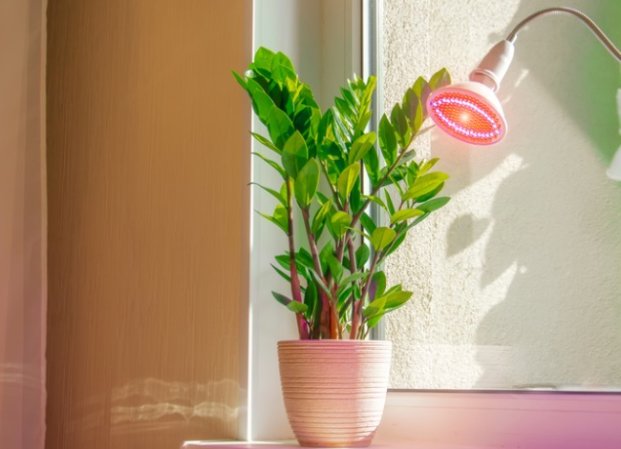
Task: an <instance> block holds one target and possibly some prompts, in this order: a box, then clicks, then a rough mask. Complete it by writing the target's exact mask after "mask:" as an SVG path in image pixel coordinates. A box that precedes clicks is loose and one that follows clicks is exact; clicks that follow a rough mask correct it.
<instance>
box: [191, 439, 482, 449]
mask: <svg viewBox="0 0 621 449" xmlns="http://www.w3.org/2000/svg"><path fill="white" fill-rule="evenodd" d="M205 448H209V449H272V448H273V449H300V446H299V445H297V444H295V443H293V442H282V443H279V442H273V443H259V442H257V443H243V442H213V441H188V442H186V443H185V444H184V445H183V446H182V449H205ZM370 448H371V449H406V448H407V449H485V448H482V447H481V446H477V447H476V448H475V447H473V446H461V445H459V446H458V445H452V446H446V445H442V446H439V445H436V444H430V443H426V444H423V443H421V444H412V443H402V444H399V443H382V442H380V441H378V442H376V441H373V443H372V444H371V446H370Z"/></svg>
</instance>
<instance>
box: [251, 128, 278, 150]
mask: <svg viewBox="0 0 621 449" xmlns="http://www.w3.org/2000/svg"><path fill="white" fill-rule="evenodd" d="M250 134H252V137H254V138H255V140H256V141H257V142H259V143H260V144H261V145H263V146H265V147H267V148H269V149H270V150H272V151H275V152H276V153H278V154H280V153H281V151H280V150H279V149H278V148H277V147H276V145H274V144H273V143H272V142H271V141H270V140H269V139H268V138H267V137H263V136H262V135H261V134H257V133H250Z"/></svg>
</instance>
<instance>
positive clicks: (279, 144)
mask: <svg viewBox="0 0 621 449" xmlns="http://www.w3.org/2000/svg"><path fill="white" fill-rule="evenodd" d="M234 76H235V78H236V79H237V81H238V82H239V84H240V85H241V86H242V87H243V88H244V89H245V90H246V92H247V93H248V95H249V96H250V99H251V101H252V106H253V109H254V112H255V114H256V115H257V116H258V117H259V119H260V120H261V122H262V123H263V124H264V125H265V126H266V128H267V132H268V136H263V135H260V134H256V133H253V137H254V138H255V139H256V140H257V141H258V142H259V143H261V144H262V145H263V146H264V147H265V148H267V149H268V150H270V151H271V153H268V152H266V154H264V153H253V154H254V155H255V156H257V157H259V158H260V159H262V160H263V161H264V162H265V163H267V164H268V165H269V166H270V167H272V168H273V169H274V171H275V173H276V174H277V175H278V177H279V178H280V179H281V182H282V185H281V187H280V189H278V190H276V189H272V188H270V187H267V186H262V185H258V184H257V186H258V187H260V188H261V189H263V190H264V191H266V192H267V193H268V194H270V195H272V196H273V197H274V198H275V199H276V201H277V205H276V208H275V209H274V212H273V213H272V214H263V213H261V215H262V216H263V217H265V218H266V219H267V220H269V221H271V222H272V223H274V224H275V225H276V226H278V227H279V228H280V229H281V230H282V231H283V232H284V233H285V234H286V236H287V240H288V251H286V252H285V253H284V254H281V255H279V256H277V257H276V264H274V265H272V266H273V268H274V270H276V272H277V273H278V274H279V275H280V276H282V277H283V278H284V279H285V280H286V281H287V282H288V283H289V285H290V287H291V289H290V294H281V293H276V292H273V295H274V297H275V298H276V300H277V301H278V302H280V303H282V304H283V305H285V306H286V307H287V308H288V309H289V310H291V311H292V312H293V313H294V314H295V317H296V320H297V327H298V332H299V336H300V338H301V339H326V338H329V339H344V338H350V339H362V338H365V337H366V336H367V334H368V332H369V330H370V329H371V328H373V327H374V326H376V325H377V324H378V322H379V320H380V319H381V318H382V317H383V316H384V314H386V313H387V312H390V311H393V310H395V309H397V308H399V307H401V306H402V305H403V304H405V303H406V302H407V301H408V300H409V299H410V297H411V296H412V292H409V291H405V290H403V288H402V287H401V285H394V286H390V287H389V286H387V285H386V276H385V274H384V272H383V271H382V270H381V267H382V262H383V261H384V259H385V258H386V257H387V256H389V255H390V254H392V253H393V252H394V251H395V250H396V249H397V248H398V247H399V245H401V244H402V243H403V241H404V239H405V237H406V235H407V233H408V232H409V231H410V230H411V229H412V228H413V227H414V226H416V225H417V224H419V223H420V222H422V221H423V220H424V219H426V218H427V217H428V216H429V215H430V214H431V213H432V212H434V211H435V210H437V209H439V208H441V207H442V206H444V205H445V204H446V203H447V202H448V201H449V198H447V197H438V196H437V195H438V193H439V192H440V191H441V190H442V187H443V186H444V181H445V180H446V179H447V177H448V176H447V175H446V174H445V173H442V172H438V171H431V169H432V167H433V166H434V164H435V163H436V162H437V159H431V160H427V161H420V162H417V161H415V160H414V159H413V158H414V156H415V152H414V150H412V149H410V146H411V144H412V142H413V140H414V138H415V137H416V136H417V134H418V133H419V132H420V130H421V126H422V124H423V122H424V121H425V119H426V117H427V112H426V110H425V102H426V99H427V97H428V95H429V94H430V93H431V91H432V90H434V89H436V88H439V87H442V86H444V85H446V84H449V83H450V77H449V75H448V73H447V71H446V70H445V69H442V70H440V71H439V72H437V73H436V74H434V75H433V76H432V77H431V79H430V80H429V81H426V80H425V79H424V78H422V77H420V78H418V79H417V80H416V82H415V83H414V84H413V86H412V87H410V88H409V89H407V91H406V92H405V95H404V97H403V101H402V102H401V103H398V104H396V105H395V106H394V107H393V108H392V111H391V112H390V115H389V116H388V115H386V114H384V115H383V116H382V118H381V121H380V123H379V129H378V133H377V135H376V133H375V132H373V131H367V125H368V123H369V120H370V118H371V98H372V94H373V92H374V90H375V84H376V80H375V78H374V77H370V78H369V79H368V80H367V81H366V82H365V81H363V80H362V79H360V78H357V77H354V79H353V80H351V81H348V83H347V86H346V87H344V88H342V89H341V90H340V94H341V95H340V97H337V98H335V100H334V102H335V105H334V106H333V107H331V108H330V109H328V110H327V111H325V112H322V111H321V109H320V108H319V106H318V104H317V102H316V101H315V99H314V97H313V93H312V91H311V89H310V88H309V86H308V85H306V84H305V83H303V82H302V81H301V80H300V79H299V77H298V75H297V73H296V71H295V69H294V67H293V65H292V63H291V61H290V60H289V58H287V56H285V55H284V54H283V53H280V52H279V53H275V52H272V51H270V50H268V49H266V48H260V49H259V50H258V51H257V52H256V54H255V57H254V61H253V62H252V63H251V64H250V66H249V68H248V71H247V72H246V73H245V74H244V76H240V75H239V74H237V73H234ZM371 203H374V204H376V205H377V206H378V207H379V208H381V210H382V211H383V213H384V215H386V216H387V217H390V218H389V220H386V221H387V223H385V224H382V223H381V220H379V219H374V218H373V217H372V216H371V215H370V214H369V206H370V205H371ZM298 220H301V223H299V224H298V222H297V221H298ZM388 221H389V222H388ZM296 225H297V227H296ZM302 225H303V227H302ZM298 234H303V235H302V236H300V235H298Z"/></svg>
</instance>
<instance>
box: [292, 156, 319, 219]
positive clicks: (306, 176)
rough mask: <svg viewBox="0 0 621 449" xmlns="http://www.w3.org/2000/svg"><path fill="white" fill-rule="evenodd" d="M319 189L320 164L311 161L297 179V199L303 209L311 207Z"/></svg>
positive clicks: (314, 160)
mask: <svg viewBox="0 0 621 449" xmlns="http://www.w3.org/2000/svg"><path fill="white" fill-rule="evenodd" d="M318 187H319V162H317V160H316V159H310V160H309V161H308V162H307V163H306V165H305V166H304V167H302V170H300V172H299V173H298V175H297V177H296V178H295V189H294V191H295V199H296V200H297V202H298V204H299V206H300V207H301V208H303V209H304V208H306V207H308V206H310V204H311V202H312V201H313V198H314V197H315V193H316V192H317V188H318Z"/></svg>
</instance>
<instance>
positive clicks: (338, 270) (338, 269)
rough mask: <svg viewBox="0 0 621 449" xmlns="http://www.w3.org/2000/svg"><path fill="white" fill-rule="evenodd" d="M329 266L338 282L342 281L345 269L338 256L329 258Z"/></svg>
mask: <svg viewBox="0 0 621 449" xmlns="http://www.w3.org/2000/svg"><path fill="white" fill-rule="evenodd" d="M328 266H329V267H330V273H332V278H333V279H334V280H336V282H337V283H338V282H340V280H341V278H342V277H343V271H344V268H343V265H342V264H341V262H339V261H338V260H336V257H334V256H332V257H331V258H330V259H328Z"/></svg>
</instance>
